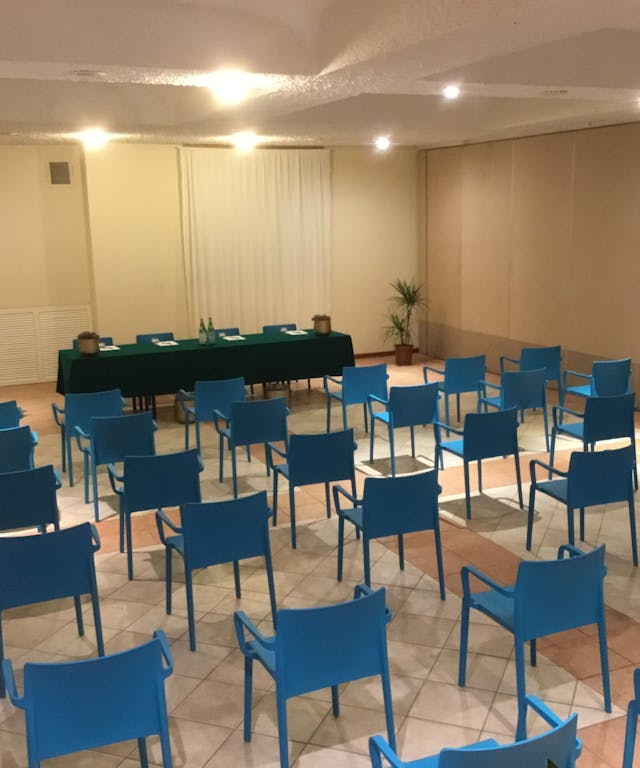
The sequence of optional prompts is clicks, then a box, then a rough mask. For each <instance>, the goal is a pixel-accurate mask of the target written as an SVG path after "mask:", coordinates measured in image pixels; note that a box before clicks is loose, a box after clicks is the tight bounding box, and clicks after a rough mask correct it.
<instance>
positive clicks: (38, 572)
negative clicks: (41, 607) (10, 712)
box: [0, 523, 104, 698]
mask: <svg viewBox="0 0 640 768" xmlns="http://www.w3.org/2000/svg"><path fill="white" fill-rule="evenodd" d="M99 549H100V538H99V536H98V532H97V530H96V529H95V528H94V527H93V525H91V524H90V523H82V524H81V525H76V526H74V527H73V528H65V529H64V530H62V531H54V532H53V533H48V534H46V535H45V536H42V535H35V536H2V537H0V616H1V614H2V611H6V610H8V609H9V608H18V607H20V606H23V605H31V604H32V603H40V602H44V601H45V600H59V599H60V598H63V597H73V601H74V604H75V609H76V622H77V624H78V634H79V635H80V636H82V635H84V621H83V617H82V603H81V602H80V596H81V595H90V596H91V604H92V607H93V620H94V623H95V627H96V641H97V646H98V654H99V655H100V656H104V644H103V641H102V622H101V621H100V604H99V601H98V587H97V584H96V569H95V564H94V560H93V556H94V553H95V552H97V551H98V550H99ZM0 659H4V646H3V639H2V623H1V622H0ZM5 693H6V690H5V681H4V678H3V677H2V675H0V697H2V698H4V697H5Z"/></svg>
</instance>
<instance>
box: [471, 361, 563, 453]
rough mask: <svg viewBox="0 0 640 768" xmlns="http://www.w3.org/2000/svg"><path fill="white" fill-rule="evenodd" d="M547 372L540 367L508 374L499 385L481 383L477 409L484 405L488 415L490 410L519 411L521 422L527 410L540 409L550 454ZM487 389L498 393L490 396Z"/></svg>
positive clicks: (488, 382) (505, 373) (506, 373)
mask: <svg viewBox="0 0 640 768" xmlns="http://www.w3.org/2000/svg"><path fill="white" fill-rule="evenodd" d="M545 385H546V371H545V369H544V368H537V369H534V370H527V371H505V372H504V373H503V374H502V375H501V377H500V384H492V383H491V382H490V381H482V382H480V385H479V387H480V398H479V400H478V408H479V409H480V408H482V406H484V410H485V413H486V412H487V410H488V409H489V408H497V409H498V410H500V411H505V410H508V409H509V408H516V409H517V411H518V413H519V414H520V418H521V420H524V411H526V410H529V409H536V408H540V410H541V411H542V417H543V419H544V437H545V441H546V446H547V451H548V450H549V415H548V413H547V390H546V386H545ZM487 389H494V390H497V392H498V394H497V395H496V396H488V394H487Z"/></svg>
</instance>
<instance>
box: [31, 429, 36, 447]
mask: <svg viewBox="0 0 640 768" xmlns="http://www.w3.org/2000/svg"><path fill="white" fill-rule="evenodd" d="M31 443H32V444H33V446H34V448H35V446H36V445H38V433H37V432H33V431H32V432H31Z"/></svg>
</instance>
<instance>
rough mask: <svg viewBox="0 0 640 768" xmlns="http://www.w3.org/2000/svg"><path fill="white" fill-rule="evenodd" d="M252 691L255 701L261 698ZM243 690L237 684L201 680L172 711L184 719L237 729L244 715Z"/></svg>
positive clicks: (259, 693)
mask: <svg viewBox="0 0 640 768" xmlns="http://www.w3.org/2000/svg"><path fill="white" fill-rule="evenodd" d="M261 695H262V694H261V692H260V691H254V701H258V700H259V699H260V697H261ZM243 701H244V691H243V688H241V687H240V686H238V685H226V684H225V683H219V682H213V681H211V680H203V681H202V682H200V683H199V684H198V685H197V686H196V688H195V689H194V690H193V691H191V693H189V694H188V695H187V696H186V697H185V698H184V699H183V700H182V701H181V703H180V704H179V705H178V706H177V707H176V708H175V709H174V710H173V712H172V714H173V715H174V716H175V717H177V718H181V719H183V720H195V721H197V722H199V723H209V724H210V725H220V726H223V727H225V728H237V727H238V726H239V725H240V723H241V722H242V718H243Z"/></svg>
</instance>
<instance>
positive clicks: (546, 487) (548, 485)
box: [536, 479, 568, 504]
mask: <svg viewBox="0 0 640 768" xmlns="http://www.w3.org/2000/svg"><path fill="white" fill-rule="evenodd" d="M567 487H568V483H567V480H566V479H563V480H547V481H544V482H542V483H536V491H541V492H542V493H546V494H547V496H551V497H552V498H554V499H557V500H558V501H561V502H563V503H564V504H566V503H567Z"/></svg>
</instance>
